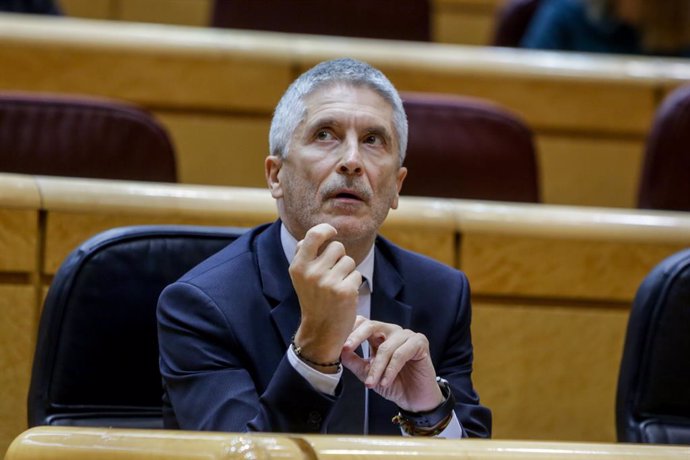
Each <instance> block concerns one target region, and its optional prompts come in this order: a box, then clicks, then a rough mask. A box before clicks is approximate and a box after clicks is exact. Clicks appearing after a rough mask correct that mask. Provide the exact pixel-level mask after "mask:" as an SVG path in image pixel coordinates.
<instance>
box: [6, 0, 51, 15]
mask: <svg viewBox="0 0 690 460" xmlns="http://www.w3.org/2000/svg"><path fill="white" fill-rule="evenodd" d="M0 12H6V13H33V14H54V15H59V14H62V11H61V9H60V5H59V4H58V2H57V0H0Z"/></svg>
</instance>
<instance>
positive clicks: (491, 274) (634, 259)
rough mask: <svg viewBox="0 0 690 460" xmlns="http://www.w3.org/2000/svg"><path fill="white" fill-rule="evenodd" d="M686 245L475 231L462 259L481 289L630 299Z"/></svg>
mask: <svg viewBox="0 0 690 460" xmlns="http://www.w3.org/2000/svg"><path fill="white" fill-rule="evenodd" d="M684 246H687V243H686V244H682V243H681V244H672V243H669V244H663V243H645V242H634V241H631V242H621V241H616V240H610V241H605V240H604V241H591V240H583V239H577V238H572V239H570V238H562V239H561V238H557V236H556V235H554V236H553V237H543V238H540V237H529V236H525V237H520V236H519V235H515V234H510V235H508V234H504V235H499V234H486V233H481V232H477V233H474V232H470V233H464V234H463V236H462V248H461V253H460V260H461V267H462V269H463V270H464V271H465V272H466V273H467V275H468V276H469V278H470V280H472V290H473V292H474V293H475V294H477V295H489V296H526V297H540V298H561V299H562V298H574V299H593V300H596V299H604V300H608V301H612V300H619V301H621V302H629V301H630V300H631V299H632V298H633V296H634V294H635V292H636V291H637V288H638V287H639V284H640V282H641V281H642V279H643V278H644V276H645V275H646V274H647V273H648V272H649V271H650V270H651V269H652V268H653V267H654V266H655V265H656V264H657V263H659V262H660V261H661V260H662V259H664V258H665V257H667V256H669V255H671V254H673V253H674V252H677V251H679V250H681V249H683V247H684Z"/></svg>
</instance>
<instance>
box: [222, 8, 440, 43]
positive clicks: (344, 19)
mask: <svg viewBox="0 0 690 460" xmlns="http://www.w3.org/2000/svg"><path fill="white" fill-rule="evenodd" d="M430 21H431V13H430V0H347V1H345V2H335V1H324V0H216V1H215V3H214V7H213V14H212V18H211V25H213V26H214V27H225V28H235V29H253V30H270V31H274V32H290V33H303V34H318V35H339V36H344V37H366V38H382V39H392V40H417V41H429V40H430V39H431V25H430Z"/></svg>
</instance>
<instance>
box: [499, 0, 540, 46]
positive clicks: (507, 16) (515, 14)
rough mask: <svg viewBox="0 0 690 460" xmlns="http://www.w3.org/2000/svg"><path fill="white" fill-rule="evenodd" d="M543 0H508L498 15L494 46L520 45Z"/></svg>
mask: <svg viewBox="0 0 690 460" xmlns="http://www.w3.org/2000/svg"><path fill="white" fill-rule="evenodd" d="M539 3H541V0H507V1H506V2H505V3H504V5H503V7H502V8H501V9H500V10H499V11H498V14H497V15H496V23H495V27H494V35H493V39H492V41H491V44H492V45H493V46H508V47H512V48H517V47H519V46H520V42H521V41H522V37H523V35H525V32H526V31H527V28H528V27H529V23H530V21H531V20H532V17H533V16H534V13H535V12H536V11H537V8H538V7H539Z"/></svg>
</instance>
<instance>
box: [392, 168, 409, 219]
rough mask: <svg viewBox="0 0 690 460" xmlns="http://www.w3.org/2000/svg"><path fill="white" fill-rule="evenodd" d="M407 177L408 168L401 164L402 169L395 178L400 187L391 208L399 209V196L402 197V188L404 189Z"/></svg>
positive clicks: (397, 185)
mask: <svg viewBox="0 0 690 460" xmlns="http://www.w3.org/2000/svg"><path fill="white" fill-rule="evenodd" d="M405 177H407V168H406V167H404V166H401V167H400V169H398V177H397V178H396V180H395V181H396V187H397V188H398V193H396V194H395V198H394V199H393V203H392V204H391V209H398V198H400V190H402V185H403V182H404V181H405Z"/></svg>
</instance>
